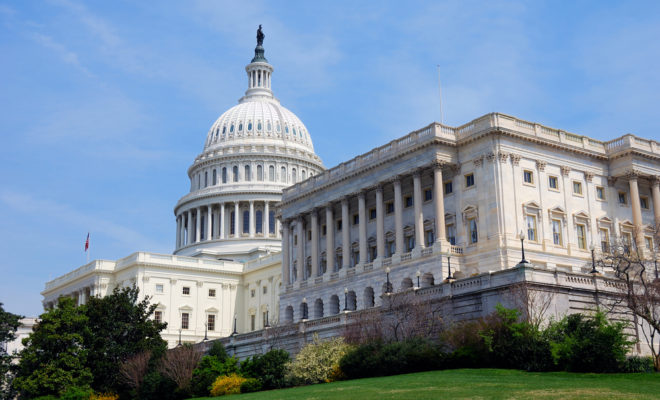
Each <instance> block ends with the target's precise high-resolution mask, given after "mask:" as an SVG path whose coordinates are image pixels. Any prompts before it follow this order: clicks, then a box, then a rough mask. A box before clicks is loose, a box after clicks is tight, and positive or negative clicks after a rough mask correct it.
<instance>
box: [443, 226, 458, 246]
mask: <svg viewBox="0 0 660 400" xmlns="http://www.w3.org/2000/svg"><path fill="white" fill-rule="evenodd" d="M445 233H446V234H447V241H448V242H449V243H451V244H452V246H456V227H455V226H454V224H449V225H447V226H446V227H445Z"/></svg>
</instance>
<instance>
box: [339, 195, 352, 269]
mask: <svg viewBox="0 0 660 400" xmlns="http://www.w3.org/2000/svg"><path fill="white" fill-rule="evenodd" d="M350 227H351V225H350V221H349V220H348V197H344V198H343V199H341V266H342V268H346V267H348V266H349V265H351V232H350Z"/></svg>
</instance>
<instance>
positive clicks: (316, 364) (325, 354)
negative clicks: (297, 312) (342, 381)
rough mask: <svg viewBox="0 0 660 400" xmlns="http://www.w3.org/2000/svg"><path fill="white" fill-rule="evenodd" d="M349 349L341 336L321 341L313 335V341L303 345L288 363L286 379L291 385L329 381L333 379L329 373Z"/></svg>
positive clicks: (336, 366)
mask: <svg viewBox="0 0 660 400" xmlns="http://www.w3.org/2000/svg"><path fill="white" fill-rule="evenodd" d="M350 349H351V346H350V345H348V344H346V343H345V342H344V338H342V337H338V338H333V339H330V340H327V341H321V340H319V337H318V335H314V341H313V342H312V343H310V344H308V345H307V346H305V347H303V349H302V350H301V351H300V353H298V355H296V358H295V359H294V360H293V361H292V362H290V363H289V364H288V366H287V369H288V374H287V379H288V381H289V382H290V383H291V384H293V385H309V384H314V383H321V382H330V381H332V380H334V379H331V375H332V373H333V371H334V370H335V369H336V368H338V366H339V360H340V359H341V358H342V357H343V356H344V355H345V354H346V353H348V351H349V350H350Z"/></svg>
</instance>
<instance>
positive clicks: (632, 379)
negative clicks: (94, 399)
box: [197, 369, 660, 400]
mask: <svg viewBox="0 0 660 400" xmlns="http://www.w3.org/2000/svg"><path fill="white" fill-rule="evenodd" d="M241 396H242V397H241ZM442 398H449V399H535V400H537V399H538V400H544V399H599V400H600V399H658V398H660V374H575V373H568V372H545V373H533V372H523V371H515V370H502V369H458V370H445V371H431V372H420V373H417V374H408V375H397V376H388V377H382V378H370V379H357V380H352V381H342V382H333V383H325V384H319V385H311V386H303V387H297V388H290V389H281V390H271V391H265V392H258V393H248V394H242V395H238V397H236V396H234V397H231V399H241V400H250V399H267V400H276V399H282V400H285V399H286V400H296V399H310V400H311V399H341V400H345V399H358V400H371V399H374V400H375V399H414V400H424V399H442ZM204 399H212V397H206V398H204ZM214 399H222V397H214ZM197 400H201V399H197Z"/></svg>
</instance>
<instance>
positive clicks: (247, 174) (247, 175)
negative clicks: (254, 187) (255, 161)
mask: <svg viewBox="0 0 660 400" xmlns="http://www.w3.org/2000/svg"><path fill="white" fill-rule="evenodd" d="M250 172H251V171H250V166H249V165H246V166H245V176H244V177H243V178H244V180H245V181H247V182H250V181H251V180H252V174H251V173H250Z"/></svg>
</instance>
